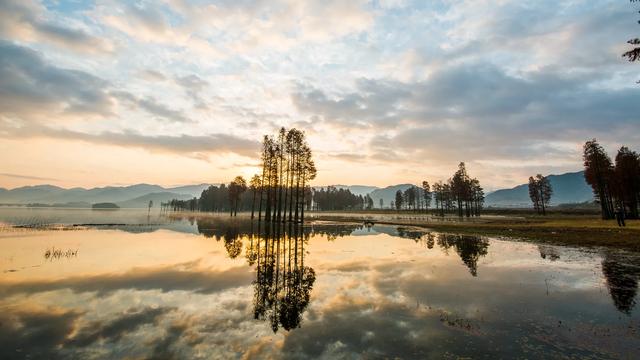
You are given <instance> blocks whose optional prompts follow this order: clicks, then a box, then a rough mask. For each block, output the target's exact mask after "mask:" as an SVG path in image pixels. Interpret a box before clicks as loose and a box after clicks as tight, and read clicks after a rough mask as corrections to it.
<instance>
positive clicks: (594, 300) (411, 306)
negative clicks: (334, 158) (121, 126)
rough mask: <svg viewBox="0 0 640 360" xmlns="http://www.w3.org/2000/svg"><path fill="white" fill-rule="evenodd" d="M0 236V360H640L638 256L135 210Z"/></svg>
mask: <svg viewBox="0 0 640 360" xmlns="http://www.w3.org/2000/svg"><path fill="white" fill-rule="evenodd" d="M0 222H1V223H3V224H4V225H2V226H0V249H2V251H1V252H0V309H1V311H0V358H2V359H24V358H32V359H57V358H62V359H67V358H68V359H77V358H82V359H91V358H112V359H119V358H124V357H128V358H187V359H191V358H205V359H209V358H222V359H229V358H247V359H248V358H295V359H300V358H325V359H355V358H368V359H371V358H374V359H375V358H420V359H424V358H432V359H442V358H444V359H447V358H451V359H457V358H486V359H496V358H507V359H512V358H527V359H549V358H594V359H596V358H597V359H609V358H610V359H618V358H623V359H626V358H628V359H632V358H637V354H638V353H640V312H639V310H638V306H637V304H636V302H637V290H638V281H639V280H640V254H638V253H632V252H627V251H621V250H612V249H601V248H571V247H561V246H553V245H548V244H536V243H533V242H518V241H512V240H509V239H497V238H490V237H476V236H468V235H464V236H463V235H455V234H442V233H436V232H430V231H427V230H421V229H417V228H410V227H398V226H378V225H374V226H371V227H365V226H362V225H360V224H358V223H354V224H336V223H330V222H319V221H316V222H312V223H310V224H308V225H305V226H304V227H301V226H293V225H288V224H285V225H284V226H265V224H259V223H257V222H253V223H252V222H251V221H249V220H248V219H246V218H243V217H239V218H238V219H235V220H230V219H229V217H228V215H226V214H225V215H219V216H208V217H202V216H201V217H186V216H185V217H171V218H170V217H167V216H163V215H161V214H159V213H157V212H152V213H150V214H148V213H147V211H146V210H144V211H142V210H110V211H107V210H104V211H98V210H87V209H80V210H70V209H27V208H19V209H11V208H0ZM52 224H55V226H52ZM13 225H22V227H18V228H16V227H14V226H13ZM74 225H75V226H74Z"/></svg>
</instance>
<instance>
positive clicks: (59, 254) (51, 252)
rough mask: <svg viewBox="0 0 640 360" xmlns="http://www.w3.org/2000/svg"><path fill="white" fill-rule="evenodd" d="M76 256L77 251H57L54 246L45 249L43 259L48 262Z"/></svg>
mask: <svg viewBox="0 0 640 360" xmlns="http://www.w3.org/2000/svg"><path fill="white" fill-rule="evenodd" d="M77 256H78V249H75V250H74V249H67V250H63V249H57V248H56V247H55V246H54V247H51V248H49V249H47V250H46V251H45V252H44V258H45V259H46V260H49V261H53V260H58V259H62V258H67V259H69V258H72V257H77Z"/></svg>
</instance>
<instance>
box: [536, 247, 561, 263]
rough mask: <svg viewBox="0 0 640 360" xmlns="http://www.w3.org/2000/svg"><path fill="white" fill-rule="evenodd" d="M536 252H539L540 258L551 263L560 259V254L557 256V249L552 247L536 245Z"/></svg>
mask: <svg viewBox="0 0 640 360" xmlns="http://www.w3.org/2000/svg"><path fill="white" fill-rule="evenodd" d="M538 251H539V252H540V257H541V258H543V259H549V260H551V261H556V260H558V259H560V254H558V249H557V248H556V247H554V246H549V245H538Z"/></svg>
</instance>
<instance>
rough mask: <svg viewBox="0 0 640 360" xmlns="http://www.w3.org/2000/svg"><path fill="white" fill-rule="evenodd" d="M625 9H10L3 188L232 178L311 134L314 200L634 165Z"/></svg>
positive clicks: (45, 4) (618, 0)
mask: <svg viewBox="0 0 640 360" xmlns="http://www.w3.org/2000/svg"><path fill="white" fill-rule="evenodd" d="M637 10H640V6H639V5H634V4H631V3H629V2H628V1H622V0H598V1H593V0H584V1H581V0H571V1H564V0H559V1H558V0H553V1H551V0H549V1H547V0H540V1H524V2H523V1H516V0H496V1H484V0H469V1H462V0H461V1H452V0H440V1H428V2H427V1H409V0H406V1H405V0H373V1H365V0H351V1H339V0H309V1H296V0H271V1H260V0H257V1H250V0H222V1H201V0H162V1H121V2H120V1H111V0H107V1H103V0H98V1H79V0H69V1H55V0H47V1H35V0H0V19H1V20H0V187H5V188H15V187H19V186H24V185H35V184H43V183H49V184H54V185H58V186H63V187H76V186H80V187H95V186H107V185H128V184H135V183H143V182H144V183H154V184H159V185H165V186H174V185H183V184H196V183H220V182H228V181H229V180H231V179H232V178H233V177H234V176H236V175H243V176H245V177H250V176H251V175H252V174H254V173H257V172H258V171H259V169H258V167H257V166H258V162H259V146H260V144H259V142H260V139H261V138H262V136H263V135H264V134H271V133H275V132H276V131H277V129H279V128H280V127H282V126H284V127H287V128H289V127H296V128H299V129H301V130H304V132H305V134H306V135H307V138H308V141H309V143H310V146H311V148H312V150H313V151H314V159H315V162H316V166H317V168H318V177H317V178H316V180H314V185H329V184H364V185H376V186H386V185H391V184H397V183H416V184H417V183H421V182H422V181H423V180H429V181H430V182H434V181H437V180H446V179H447V178H448V177H450V176H451V174H453V172H454V171H455V170H456V168H457V165H458V163H459V162H461V161H464V162H465V163H466V164H467V168H468V170H469V172H470V174H471V175H472V176H474V177H477V178H478V179H479V180H480V182H481V183H482V184H483V186H484V187H485V189H488V190H491V189H497V188H501V187H509V186H514V185H517V184H521V183H524V182H526V179H527V178H528V177H529V176H530V175H534V174H537V173H542V174H550V173H555V174H559V173H564V172H568V171H577V170H581V168H582V161H581V147H582V144H583V143H584V142H585V141H586V140H588V139H591V138H597V139H598V140H599V141H600V142H601V143H602V144H603V145H604V146H605V148H606V149H607V150H608V151H609V152H610V153H611V155H612V156H614V155H615V151H616V150H617V148H619V147H620V146H622V145H627V146H629V147H631V148H632V149H635V150H640V118H639V117H638V114H640V98H639V95H640V93H639V91H640V85H638V84H636V81H637V80H639V79H640V66H639V64H637V63H636V64H634V63H629V62H627V61H626V60H625V59H623V58H622V57H621V54H622V53H623V52H625V51H627V50H629V45H627V44H626V41H627V40H628V39H630V38H632V37H637V36H638V35H639V34H640V26H638V24H637V21H638V20H639V17H640V16H639V15H638V14H637Z"/></svg>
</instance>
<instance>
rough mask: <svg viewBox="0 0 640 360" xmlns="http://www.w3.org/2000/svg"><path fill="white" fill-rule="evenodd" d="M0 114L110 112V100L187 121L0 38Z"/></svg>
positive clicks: (29, 117)
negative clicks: (0, 81) (0, 79)
mask: <svg viewBox="0 0 640 360" xmlns="http://www.w3.org/2000/svg"><path fill="white" fill-rule="evenodd" d="M0 76H1V77H2V79H3V81H2V83H1V84H0V115H4V116H5V117H8V118H13V117H17V118H19V119H21V120H24V121H37V122H38V121H39V122H45V121H47V122H51V121H52V115H56V116H55V118H56V119H64V118H81V119H85V118H86V117H88V116H93V117H97V118H104V117H113V116H116V114H115V111H116V109H115V104H116V103H121V104H123V105H125V106H126V107H127V108H128V109H130V110H143V111H145V112H147V113H149V114H151V115H154V116H155V117H156V118H158V119H160V120H163V121H169V122H191V119H189V117H188V116H187V115H186V114H185V113H183V112H182V111H180V110H175V109H172V108H169V107H167V106H165V105H164V104H162V103H160V102H158V101H157V100H156V99H154V98H153V97H149V96H146V97H140V96H136V95H134V94H133V93H131V92H128V91H124V90H119V89H114V87H113V85H112V84H110V83H109V82H108V81H106V80H103V79H100V78H98V77H96V76H93V75H91V74H88V73H86V72H83V71H79V70H72V69H64V68H60V67H56V66H53V65H50V64H49V63H48V62H47V61H45V60H44V59H43V58H42V56H41V55H40V54H39V53H38V52H36V51H34V50H31V49H29V48H26V47H23V46H19V45H15V44H12V43H10V42H7V41H2V40H0Z"/></svg>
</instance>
